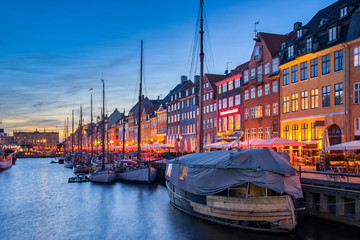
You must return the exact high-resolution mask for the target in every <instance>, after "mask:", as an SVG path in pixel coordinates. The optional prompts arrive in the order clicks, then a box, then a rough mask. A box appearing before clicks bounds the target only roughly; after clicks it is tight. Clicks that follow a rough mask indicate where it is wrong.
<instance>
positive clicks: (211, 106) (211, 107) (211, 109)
mask: <svg viewBox="0 0 360 240" xmlns="http://www.w3.org/2000/svg"><path fill="white" fill-rule="evenodd" d="M210 112H213V105H212V104H210Z"/></svg>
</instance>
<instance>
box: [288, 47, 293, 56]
mask: <svg viewBox="0 0 360 240" xmlns="http://www.w3.org/2000/svg"><path fill="white" fill-rule="evenodd" d="M293 56H294V46H290V47H288V58H291V57H293Z"/></svg>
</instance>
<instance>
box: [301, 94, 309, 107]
mask: <svg viewBox="0 0 360 240" xmlns="http://www.w3.org/2000/svg"><path fill="white" fill-rule="evenodd" d="M308 108H309V92H308V91H303V92H301V110H308Z"/></svg>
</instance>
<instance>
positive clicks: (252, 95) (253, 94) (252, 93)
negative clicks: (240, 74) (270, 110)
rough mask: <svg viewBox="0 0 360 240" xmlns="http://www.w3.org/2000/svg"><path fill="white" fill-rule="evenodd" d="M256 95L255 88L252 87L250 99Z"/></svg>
mask: <svg viewBox="0 0 360 240" xmlns="http://www.w3.org/2000/svg"><path fill="white" fill-rule="evenodd" d="M255 97H256V96H255V88H252V89H251V99H254V98H255Z"/></svg>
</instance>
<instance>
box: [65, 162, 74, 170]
mask: <svg viewBox="0 0 360 240" xmlns="http://www.w3.org/2000/svg"><path fill="white" fill-rule="evenodd" d="M64 167H66V168H73V167H74V163H73V162H71V161H65V162H64Z"/></svg>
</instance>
